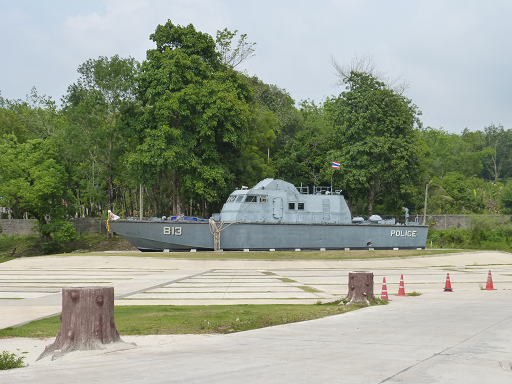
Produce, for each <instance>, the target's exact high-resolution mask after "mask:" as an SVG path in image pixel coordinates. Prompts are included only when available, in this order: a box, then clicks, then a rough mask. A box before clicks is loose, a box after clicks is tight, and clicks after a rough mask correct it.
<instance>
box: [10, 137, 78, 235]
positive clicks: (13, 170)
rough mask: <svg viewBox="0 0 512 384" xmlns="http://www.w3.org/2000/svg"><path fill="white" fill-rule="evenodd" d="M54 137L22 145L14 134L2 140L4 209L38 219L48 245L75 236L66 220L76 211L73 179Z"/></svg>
mask: <svg viewBox="0 0 512 384" xmlns="http://www.w3.org/2000/svg"><path fill="white" fill-rule="evenodd" d="M55 149H56V147H55V144H54V143H53V140H52V139H51V138H49V139H46V140H41V139H32V140H28V141H26V142H25V143H18V140H17V138H16V137H15V136H14V135H7V136H5V137H4V138H3V140H1V141H0V153H2V156H0V196H1V197H2V198H1V199H0V206H3V207H6V208H8V209H10V210H11V212H12V213H13V215H14V217H17V218H22V217H23V215H24V214H25V213H26V214H27V215H28V216H29V217H31V218H34V219H37V220H38V222H39V231H40V233H41V234H42V235H43V238H44V239H45V240H46V241H47V242H51V241H53V240H55V237H56V236H57V237H60V239H59V241H58V242H60V241H63V240H67V239H69V238H73V237H74V229H73V226H72V225H71V224H70V223H68V222H66V221H64V220H65V219H67V218H69V217H70V216H72V215H73V214H74V212H75V207H74V196H73V193H72V190H71V189H72V188H71V187H72V185H71V179H70V177H69V175H68V173H67V172H66V169H65V166H64V165H63V164H62V161H61V159H60V157H59V155H58V154H57V152H56V150H55Z"/></svg>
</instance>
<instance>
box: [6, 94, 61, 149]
mask: <svg viewBox="0 0 512 384" xmlns="http://www.w3.org/2000/svg"><path fill="white" fill-rule="evenodd" d="M66 124H67V122H66V119H65V118H64V116H62V114H61V113H60V111H59V110H58V109H57V105H56V104H55V102H54V101H53V100H52V99H51V97H47V96H45V95H42V96H41V95H39V94H38V92H37V90H36V89H35V88H32V90H31V92H30V95H27V99H26V100H25V101H22V100H8V99H4V98H2V97H0V137H1V136H2V135H9V134H13V135H15V136H16V138H17V139H18V142H20V143H24V142H25V141H27V140H30V139H46V138H48V137H52V136H55V135H59V134H60V133H61V132H62V129H63V128H64V127H65V126H66Z"/></svg>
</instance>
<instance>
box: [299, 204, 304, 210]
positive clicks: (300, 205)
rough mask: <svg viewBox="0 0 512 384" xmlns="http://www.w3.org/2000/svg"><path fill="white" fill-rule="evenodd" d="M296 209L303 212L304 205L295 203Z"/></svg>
mask: <svg viewBox="0 0 512 384" xmlns="http://www.w3.org/2000/svg"><path fill="white" fill-rule="evenodd" d="M297 209H298V210H301V211H303V210H304V203H297Z"/></svg>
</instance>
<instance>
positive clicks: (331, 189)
mask: <svg viewBox="0 0 512 384" xmlns="http://www.w3.org/2000/svg"><path fill="white" fill-rule="evenodd" d="M333 169H334V168H333V167H332V162H331V194H332V174H333V172H334V171H333Z"/></svg>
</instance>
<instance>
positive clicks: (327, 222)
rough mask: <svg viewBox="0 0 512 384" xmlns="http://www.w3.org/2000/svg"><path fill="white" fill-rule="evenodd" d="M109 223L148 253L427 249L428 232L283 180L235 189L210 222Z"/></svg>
mask: <svg viewBox="0 0 512 384" xmlns="http://www.w3.org/2000/svg"><path fill="white" fill-rule="evenodd" d="M407 216H408V215H406V217H407ZM110 225H111V226H112V228H113V229H114V231H115V232H117V233H118V234H120V235H122V236H123V237H125V238H126V239H127V240H128V241H129V242H130V243H131V244H133V245H134V246H135V247H137V248H138V249H140V250H145V251H166V250H168V251H180V250H181V251H184V250H188V251H196V250H197V251H199V250H284V249H295V250H296V249H319V250H325V249H404V248H409V249H412V248H420V249H423V248H424V247H425V243H426V238H427V232H428V226H425V225H420V224H419V223H418V222H408V221H406V223H405V224H397V223H396V221H395V220H394V219H391V220H383V219H382V218H381V217H380V216H378V215H372V216H371V217H370V218H369V219H368V220H364V219H363V218H361V217H355V218H353V217H352V216H351V212H350V210H349V208H348V206H347V203H346V201H345V198H344V197H343V195H342V194H341V193H340V191H332V190H331V188H329V187H317V188H314V189H313V191H312V193H309V190H308V188H303V187H299V188H297V187H295V186H294V185H293V184H291V183H288V182H286V181H283V180H279V179H265V180H262V181H260V182H259V183H258V184H257V185H256V186H254V187H253V188H250V189H249V188H246V187H243V188H241V189H238V190H235V191H234V192H233V193H232V194H231V195H230V196H229V198H228V200H227V201H226V203H225V204H224V206H223V208H222V210H221V212H220V213H218V214H214V215H213V216H212V218H210V219H209V220H204V219H203V220H197V219H196V221H194V220H193V219H190V218H184V217H181V218H180V217H171V218H166V217H164V218H158V219H152V220H142V221H141V220H116V221H113V222H112V223H111V224H110Z"/></svg>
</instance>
